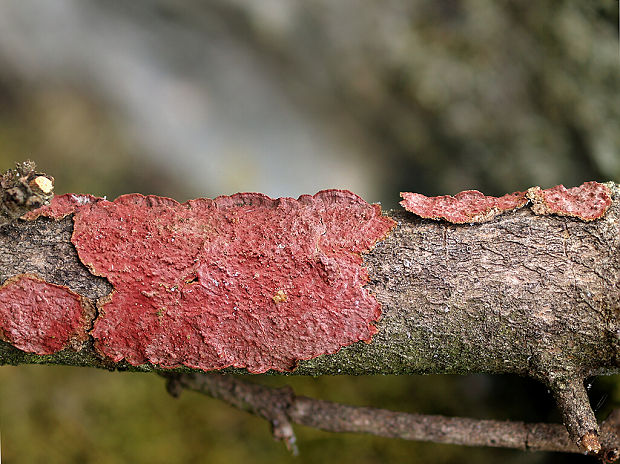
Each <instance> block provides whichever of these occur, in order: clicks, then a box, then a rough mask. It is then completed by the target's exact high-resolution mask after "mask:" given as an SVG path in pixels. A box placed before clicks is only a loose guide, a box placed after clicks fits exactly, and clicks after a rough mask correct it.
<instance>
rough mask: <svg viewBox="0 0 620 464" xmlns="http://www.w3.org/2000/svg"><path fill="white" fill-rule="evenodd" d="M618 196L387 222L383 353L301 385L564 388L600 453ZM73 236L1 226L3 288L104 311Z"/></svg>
mask: <svg viewBox="0 0 620 464" xmlns="http://www.w3.org/2000/svg"><path fill="white" fill-rule="evenodd" d="M608 185H609V186H610V188H611V190H612V193H613V204H612V206H611V208H610V210H609V211H608V212H607V214H606V215H605V217H603V218H602V219H600V220H596V221H592V222H583V221H581V220H578V219H573V218H568V217H555V216H537V215H534V214H533V213H532V211H531V210H530V209H528V208H524V209H521V210H518V211H515V212H512V213H508V214H505V215H502V216H500V217H498V218H497V219H495V220H493V221H491V222H488V223H483V224H476V225H469V224H465V225H453V224H447V223H444V222H436V221H431V220H422V219H419V218H416V217H415V216H413V215H411V214H409V213H406V212H401V211H392V212H388V213H386V214H387V215H389V216H391V217H392V218H393V219H394V220H395V221H397V226H396V228H395V229H394V231H393V232H392V233H391V234H390V236H389V237H388V238H386V239H385V240H383V241H381V242H380V243H378V244H377V245H376V247H375V248H374V249H373V250H372V251H371V252H370V253H368V254H366V255H365V256H364V261H365V265H366V266H367V268H368V270H369V273H370V279H371V280H370V283H369V285H368V288H369V289H370V290H371V291H372V292H373V293H374V295H375V296H376V298H377V299H378V301H379V302H380V303H381V305H382V311H383V316H382V318H381V320H380V321H379V323H378V324H377V327H378V329H379V332H378V333H377V334H376V335H375V336H374V338H373V341H372V343H370V344H366V343H361V342H360V343H356V344H354V345H351V346H349V347H346V348H343V349H342V350H340V351H339V352H338V353H336V354H333V355H325V356H321V357H318V358H314V359H311V360H307V361H302V362H300V363H299V366H298V368H297V369H296V370H295V372H294V374H298V375H331V374H427V373H457V374H458V373H470V372H487V373H516V374H519V375H524V376H530V377H533V378H536V379H538V380H540V381H542V382H544V383H545V384H547V385H548V387H549V388H550V389H551V390H552V391H553V394H554V396H555V398H556V401H557V403H558V406H559V407H560V410H561V411H562V413H563V418H564V422H565V424H566V426H567V428H568V431H569V434H570V436H571V438H572V439H573V440H574V441H575V442H577V443H579V444H580V445H581V447H582V449H584V450H587V451H591V452H596V451H597V450H598V449H599V447H600V445H599V440H598V438H597V433H598V426H597V424H596V420H595V418H594V414H593V413H592V409H591V407H590V405H589V403H588V400H587V395H586V392H585V389H584V387H583V380H584V379H585V378H586V377H590V376H594V375H601V374H614V373H618V367H619V366H620V362H619V353H620V351H619V348H620V323H619V322H620V321H619V310H620V292H619V290H620V271H619V269H620V253H619V252H618V249H619V245H620V238H619V237H620V234H619V233H618V232H619V227H620V224H619V214H620V207H619V206H618V204H619V203H618V199H619V195H620V188H619V186H618V185H615V184H608ZM72 228H73V223H72V220H71V218H70V217H68V218H65V219H63V220H60V221H55V220H50V219H46V218H39V219H37V220H36V221H32V222H27V221H21V220H20V221H15V220H13V221H8V222H6V223H4V224H3V225H1V226H0V269H1V271H0V272H1V280H2V282H4V281H6V280H7V279H8V278H10V277H12V276H16V275H19V274H24V273H30V274H36V275H38V276H39V277H41V278H42V279H44V280H46V281H48V282H51V283H54V284H58V285H65V286H67V287H68V288H69V289H71V290H72V291H74V292H76V293H78V294H80V295H82V296H84V297H87V298H90V299H92V300H93V302H95V301H96V300H97V299H99V298H102V297H105V295H107V294H109V293H110V292H111V290H112V288H111V286H110V285H109V283H108V282H107V281H106V280H105V279H102V278H99V277H95V276H93V275H92V274H91V273H90V272H89V271H88V270H87V269H86V267H85V266H84V265H83V264H82V263H81V262H80V261H79V259H78V257H77V253H76V251H75V249H74V247H73V245H72V244H71V242H70V238H71V233H72ZM0 362H2V363H5V364H20V363H54V364H65V365H78V366H92V367H104V368H108V369H127V370H137V371H157V370H158V369H157V367H156V366H152V365H142V366H137V367H136V366H131V365H129V364H127V363H125V362H119V363H112V362H111V361H110V360H107V359H103V358H101V357H100V356H99V355H98V354H97V352H96V351H95V350H94V349H93V345H92V343H91V342H89V343H87V344H86V346H85V347H84V348H83V349H82V350H80V351H79V352H75V351H72V350H64V351H62V352H60V353H57V354H54V355H47V356H37V355H34V354H31V353H24V352H21V351H19V350H17V349H16V348H14V347H12V346H11V345H10V344H8V343H5V342H1V343H0ZM176 371H178V372H188V371H190V370H189V369H177V370H176ZM222 372H223V373H244V371H243V370H240V369H231V368H229V369H225V370H223V371H222Z"/></svg>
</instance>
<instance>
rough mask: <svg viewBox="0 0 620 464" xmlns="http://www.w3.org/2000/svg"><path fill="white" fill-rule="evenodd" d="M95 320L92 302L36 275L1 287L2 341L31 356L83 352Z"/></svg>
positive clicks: (0, 329) (24, 275) (14, 278)
mask: <svg viewBox="0 0 620 464" xmlns="http://www.w3.org/2000/svg"><path fill="white" fill-rule="evenodd" d="M93 317H94V308H93V307H92V306H91V305H90V303H89V302H88V300H86V299H84V298H82V297H80V296H79V295H78V294H76V293H74V292H72V291H71V290H69V289H68V288H67V287H63V286H61V285H55V284H51V283H49V282H46V281H44V280H41V279H39V278H38V277H36V276H34V275H30V274H21V275H18V276H16V277H12V278H10V279H8V280H7V281H6V282H5V283H4V284H3V285H2V286H1V287H0V338H2V340H4V341H7V342H9V343H10V344H11V345H13V346H15V347H16V348H19V349H20V350H22V351H26V352H28V353H36V354H39V355H44V354H53V353H56V352H57V351H60V350H62V349H64V348H67V347H72V348H74V349H79V348H80V346H81V344H82V343H83V342H84V341H86V340H87V339H88V333H87V331H88V329H89V327H90V324H91V320H92V318H93Z"/></svg>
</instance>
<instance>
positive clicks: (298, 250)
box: [25, 190, 395, 372]
mask: <svg viewBox="0 0 620 464" xmlns="http://www.w3.org/2000/svg"><path fill="white" fill-rule="evenodd" d="M71 213H74V222H75V226H74V232H73V236H72V242H73V244H74V245H75V247H76V249H77V251H78V255H79V257H80V260H81V261H82V262H83V263H84V264H85V265H86V266H88V267H89V268H90V269H91V271H92V272H93V273H94V274H96V275H99V276H103V277H105V278H107V279H108V280H109V281H110V283H111V284H112V285H113V287H114V290H113V292H112V293H111V294H110V295H109V296H107V297H105V298H104V299H101V300H100V301H99V302H98V306H99V309H100V315H99V317H98V318H97V319H96V321H95V324H94V329H93V330H92V332H91V335H92V336H93V337H94V338H95V342H96V347H97V349H98V350H99V351H100V352H101V353H102V354H103V355H105V356H107V357H109V358H111V359H112V360H113V361H115V362H118V361H120V360H122V359H126V360H127V361H128V362H129V363H131V364H133V365H140V364H144V363H146V362H150V363H152V364H155V365H159V366H160V367H164V368H174V367H179V366H182V365H184V366H188V367H192V368H197V369H202V370H205V371H207V370H212V369H221V368H225V367H228V366H234V367H245V368H247V369H248V370H249V371H250V372H265V371H267V370H269V369H274V370H279V371H287V370H292V369H294V367H295V365H296V362H297V361H298V360H301V359H309V358H313V357H316V356H319V355H322V354H326V353H334V352H336V351H338V350H339V349H340V348H341V347H343V346H346V345H350V344H352V343H355V342H357V341H360V340H363V341H367V342H369V341H370V339H371V337H372V335H373V334H374V333H376V330H377V329H376V327H375V326H374V322H375V321H377V320H378V319H379V317H380V315H381V309H380V305H379V303H378V302H377V301H376V300H375V298H374V297H373V296H372V295H371V294H370V293H369V292H368V291H367V290H366V289H364V288H363V286H364V285H365V284H366V282H367V281H368V273H367V271H366V269H365V268H364V267H363V266H362V257H361V253H363V252H365V251H368V250H370V249H371V248H372V247H373V245H374V244H375V243H376V242H377V241H378V240H380V239H382V238H384V237H385V236H386V235H387V234H388V233H389V231H390V230H391V229H392V227H393V226H394V224H395V223H394V221H393V220H392V219H389V218H387V217H384V216H382V215H381V209H380V207H379V206H378V205H370V204H368V203H366V202H365V201H364V200H362V199H361V198H360V197H358V196H357V195H355V194H353V193H351V192H349V191H346V190H325V191H322V192H319V193H317V194H316V195H314V196H310V195H302V196H301V197H299V199H297V200H295V199H292V198H280V199H277V200H274V199H271V198H269V197H267V196H265V195H261V194H257V193H240V194H236V195H232V196H222V197H218V198H216V199H215V200H209V199H197V200H191V201H189V202H187V203H184V204H180V203H178V202H176V201H175V200H172V199H170V198H163V197H157V196H146V197H145V196H142V195H139V194H131V195H123V196H121V197H119V198H117V199H116V200H115V201H113V202H111V201H107V200H103V199H100V198H96V197H92V196H86V195H82V196H80V195H74V194H68V195H62V196H59V197H55V198H54V199H53V201H52V202H51V204H50V205H48V206H45V207H43V208H40V209H38V210H35V211H33V212H31V213H28V214H27V215H26V216H25V218H26V219H34V218H36V217H38V216H41V215H43V216H50V217H53V218H61V217H64V216H66V215H67V214H71Z"/></svg>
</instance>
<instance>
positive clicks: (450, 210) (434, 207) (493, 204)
mask: <svg viewBox="0 0 620 464" xmlns="http://www.w3.org/2000/svg"><path fill="white" fill-rule="evenodd" d="M400 195H401V197H403V201H401V202H400V204H401V206H403V207H404V208H405V209H406V210H407V211H409V212H412V213H414V214H417V215H418V216H420V217H423V218H427V219H445V220H446V221H448V222H452V223H455V224H464V223H476V222H487V221H490V220H491V219H493V218H494V217H496V216H498V215H500V214H502V213H503V212H505V211H512V210H515V209H518V208H521V207H522V206H524V205H525V204H526V203H527V198H526V196H525V192H514V193H510V194H507V195H504V196H503V197H489V196H486V195H484V194H483V193H481V192H479V191H478V190H466V191H464V192H460V193H457V194H456V195H454V196H450V195H443V196H439V197H427V196H425V195H421V194H419V193H410V192H402V193H401V194H400Z"/></svg>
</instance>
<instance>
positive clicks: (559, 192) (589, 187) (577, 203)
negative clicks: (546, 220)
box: [527, 182, 611, 221]
mask: <svg viewBox="0 0 620 464" xmlns="http://www.w3.org/2000/svg"><path fill="white" fill-rule="evenodd" d="M527 197H528V199H529V200H531V202H532V211H534V213H535V214H543V215H544V214H557V215H559V216H574V217H578V218H580V219H583V220H584V221H593V220H594V219H598V218H601V217H603V215H604V214H605V213H606V212H607V210H608V209H609V207H610V206H611V191H610V190H609V187H607V186H606V185H604V184H600V183H598V182H585V183H584V184H582V185H580V186H579V187H573V188H570V189H567V188H566V187H564V186H563V185H556V186H555V187H553V188H549V189H546V190H543V189H541V188H540V187H532V188H530V189H529V190H528V191H527Z"/></svg>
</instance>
